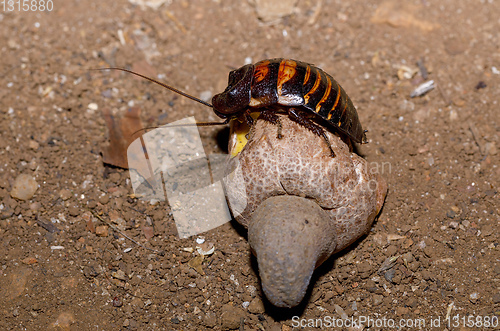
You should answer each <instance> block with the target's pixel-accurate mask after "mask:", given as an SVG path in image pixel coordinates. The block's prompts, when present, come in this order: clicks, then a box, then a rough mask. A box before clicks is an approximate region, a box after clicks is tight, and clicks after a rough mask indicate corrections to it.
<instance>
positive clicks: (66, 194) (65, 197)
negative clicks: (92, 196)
mask: <svg viewBox="0 0 500 331" xmlns="http://www.w3.org/2000/svg"><path fill="white" fill-rule="evenodd" d="M59 197H61V199H63V200H64V201H66V200H68V199H70V198H71V191H70V190H68V189H65V188H64V189H62V190H61V191H59Z"/></svg>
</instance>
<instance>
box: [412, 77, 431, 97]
mask: <svg viewBox="0 0 500 331" xmlns="http://www.w3.org/2000/svg"><path fill="white" fill-rule="evenodd" d="M435 87H436V86H435V85H434V81H433V80H429V81H427V82H425V83H422V84H420V85H419V86H418V87H417V88H416V89H414V90H413V92H411V94H410V98H415V97H420V96H422V95H424V94H426V93H427V92H429V91H431V90H433V89H434V88H435Z"/></svg>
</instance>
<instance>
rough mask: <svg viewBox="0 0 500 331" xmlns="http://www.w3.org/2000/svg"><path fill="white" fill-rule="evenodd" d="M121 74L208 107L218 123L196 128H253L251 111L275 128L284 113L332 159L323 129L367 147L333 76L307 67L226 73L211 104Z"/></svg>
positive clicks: (280, 64) (274, 65)
mask: <svg viewBox="0 0 500 331" xmlns="http://www.w3.org/2000/svg"><path fill="white" fill-rule="evenodd" d="M109 69H118V70H122V71H126V72H129V73H132V74H135V75H138V76H140V77H143V78H145V79H147V80H150V81H152V82H154V83H157V84H159V85H161V86H163V87H165V88H167V89H169V90H171V91H174V92H176V93H178V94H181V95H183V96H185V97H188V98H190V99H192V100H195V101H197V102H199V103H201V104H203V105H205V106H208V107H211V108H212V109H213V110H214V112H215V114H216V115H217V116H219V117H220V118H222V119H225V121H224V122H223V123H200V125H210V124H226V123H229V121H230V120H232V119H240V120H245V121H247V122H248V123H249V124H250V125H251V124H252V121H253V120H252V117H251V116H250V114H251V113H255V112H258V113H260V118H262V119H264V120H266V121H268V122H271V123H273V124H276V125H277V126H278V137H280V136H281V124H280V122H279V117H278V116H277V114H278V113H288V116H289V118H290V119H291V120H293V121H295V122H297V123H298V124H300V125H302V126H304V127H305V128H307V129H309V130H311V131H312V132H314V133H315V134H317V135H319V136H322V137H323V138H324V139H325V141H326V143H327V145H328V147H329V149H330V151H331V154H332V156H335V153H334V152H333V150H332V147H331V145H330V142H329V140H328V138H327V136H326V134H325V131H324V128H327V129H330V130H338V131H340V132H342V133H344V134H345V135H347V136H348V137H349V138H350V139H352V140H353V141H355V142H357V143H366V135H365V131H363V129H362V127H361V123H360V121H359V118H358V114H357V112H356V108H355V107H354V105H353V104H352V101H351V99H350V98H349V96H348V95H347V93H346V92H345V91H344V89H343V88H342V87H341V86H340V84H339V83H337V81H336V80H334V79H333V77H332V76H330V75H329V74H327V73H326V72H324V71H323V70H321V69H320V68H317V67H315V66H313V65H311V64H308V63H305V62H300V61H295V60H288V59H281V58H278V59H269V60H263V61H260V62H257V63H255V64H247V65H244V66H243V67H241V68H239V69H236V70H233V71H231V72H230V73H229V82H228V86H227V88H226V89H225V91H224V92H222V93H219V94H216V95H215V96H214V97H213V98H212V104H209V103H207V102H205V101H203V100H200V99H198V98H195V97H193V96H191V95H189V94H187V93H184V92H182V91H179V90H177V89H175V88H173V87H171V86H168V85H166V84H163V83H161V82H158V81H156V80H154V79H151V78H149V77H146V76H143V75H141V74H138V73H135V72H132V71H130V70H127V69H122V68H109Z"/></svg>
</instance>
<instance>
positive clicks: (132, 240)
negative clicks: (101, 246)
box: [92, 212, 165, 256]
mask: <svg viewBox="0 0 500 331" xmlns="http://www.w3.org/2000/svg"><path fill="white" fill-rule="evenodd" d="M92 214H93V215H94V216H95V217H97V218H98V219H99V220H100V221H101V222H103V223H104V224H106V225H107V226H109V227H110V228H112V229H113V230H115V231H116V232H118V233H119V234H121V235H122V236H124V237H125V238H127V239H128V240H130V241H131V242H133V243H134V244H136V245H137V246H140V247H142V248H145V249H147V250H149V251H152V252H155V253H156V254H159V255H161V256H163V255H165V252H164V251H157V250H156V249H152V248H149V247H146V246H144V245H142V244H140V243H139V242H137V241H135V240H134V239H132V238H130V237H129V236H127V235H126V234H125V233H123V232H121V231H120V230H118V229H117V228H116V227H115V226H113V225H112V224H110V223H109V222H106V221H105V220H104V219H103V218H102V217H101V216H99V215H98V214H96V213H95V212H92Z"/></svg>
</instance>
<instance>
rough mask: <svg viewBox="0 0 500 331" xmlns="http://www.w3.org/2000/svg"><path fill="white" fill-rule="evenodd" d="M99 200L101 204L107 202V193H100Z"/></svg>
mask: <svg viewBox="0 0 500 331" xmlns="http://www.w3.org/2000/svg"><path fill="white" fill-rule="evenodd" d="M99 202H100V203H101V204H103V205H105V204H107V203H108V202H109V197H108V196H107V195H101V196H100V197H99Z"/></svg>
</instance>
